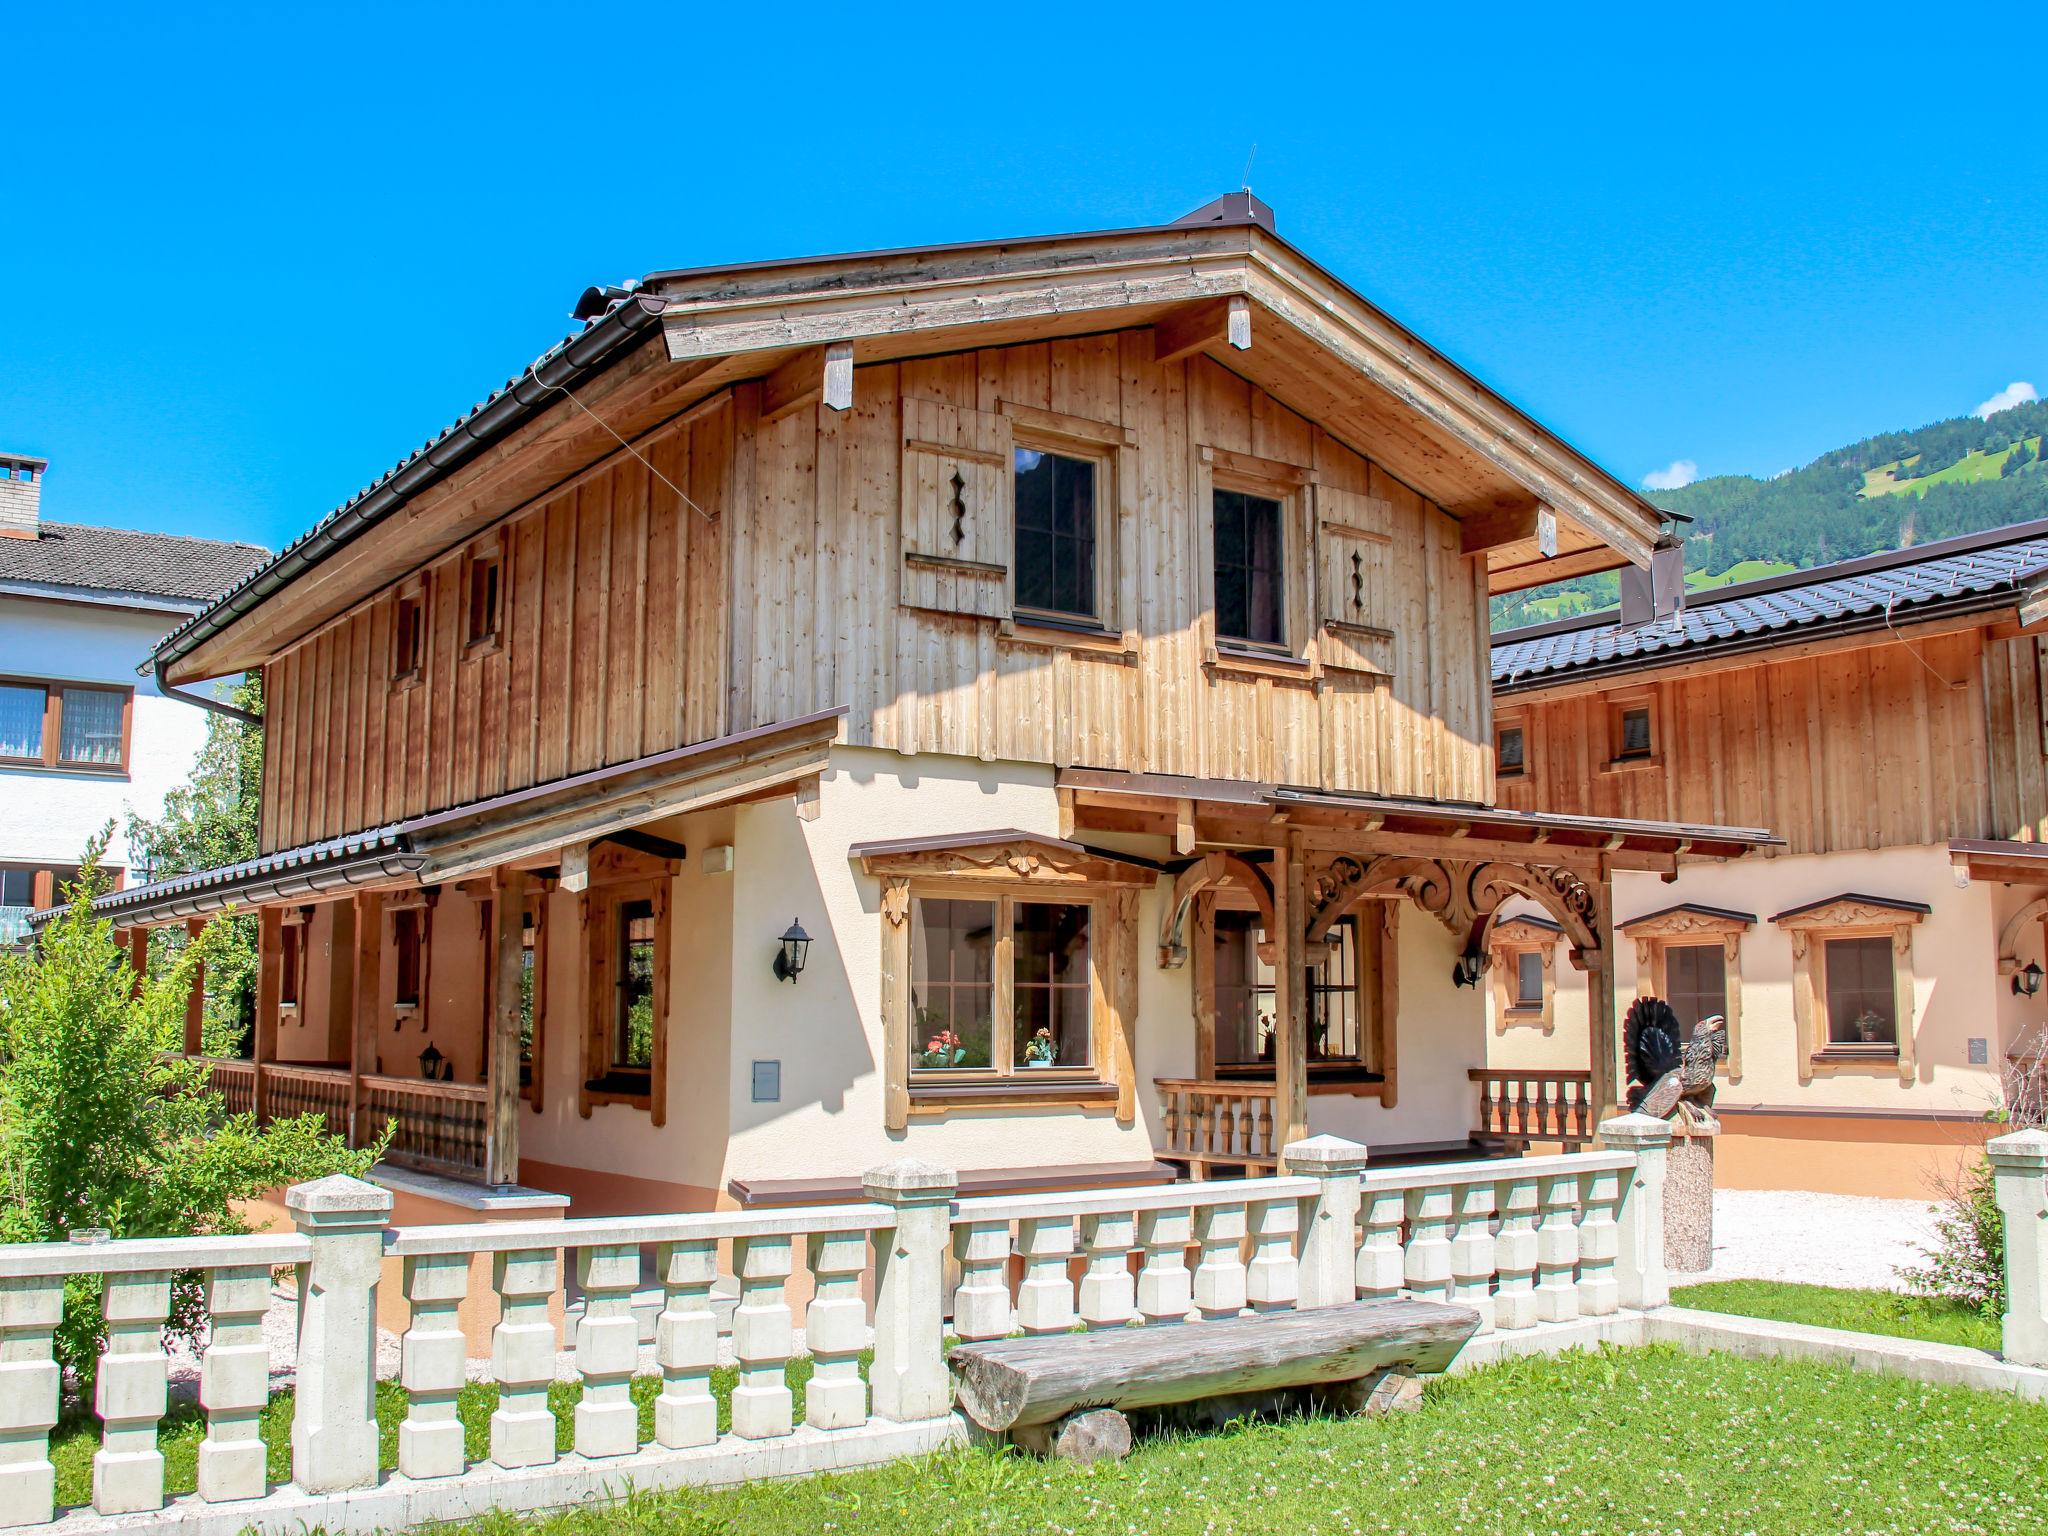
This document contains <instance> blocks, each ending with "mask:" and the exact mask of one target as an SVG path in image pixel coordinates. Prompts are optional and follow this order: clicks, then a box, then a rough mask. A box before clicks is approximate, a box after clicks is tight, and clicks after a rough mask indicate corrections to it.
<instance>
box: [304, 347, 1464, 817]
mask: <svg viewBox="0 0 2048 1536" xmlns="http://www.w3.org/2000/svg"><path fill="white" fill-rule="evenodd" d="M1153 346H1154V342H1153V338H1152V334H1151V332H1150V331H1149V330H1132V331H1125V332H1118V333H1111V334H1107V335H1103V336H1094V337H1084V338H1079V339H1074V340H1063V341H1056V342H1051V343H1045V344H1036V345H1021V346H1012V347H999V348H988V349H984V350H980V351H976V352H967V353H961V354H956V355H953V356H948V357H943V358H933V359H922V360H917V361H912V362H905V363H901V364H896V363H890V364H881V365H876V366H873V367H866V368H861V369H859V370H857V372H856V379H855V384H854V391H853V405H852V409H850V410H848V411H844V412H841V411H835V410H832V409H830V408H827V407H824V406H822V405H820V404H816V403H813V404H811V405H809V406H807V407H804V408H801V409H796V410H791V411H788V412H786V413H784V414H783V415H781V416H779V417H777V418H776V419H774V420H772V421H764V420H763V416H762V399H763V394H764V391H763V389H762V387H761V386H758V385H753V384H746V385H740V386H737V387H735V388H733V389H731V390H729V391H727V392H725V393H724V394H722V395H720V396H718V397H715V398H714V399H712V400H710V401H705V402H699V403H698V404H696V405H695V406H693V407H692V408H691V409H690V410H689V411H687V412H686V413H685V414H684V416H683V417H682V418H681V419H679V420H676V421H673V422H671V423H669V424H667V425H666V426H663V427H661V428H659V429H657V430H656V431H654V432H652V433H651V434H649V435H648V436H647V437H645V438H643V439H642V441H641V443H640V444H639V446H640V448H641V451H642V452H644V453H646V454H647V455H648V456H649V457H650V458H651V459H652V460H653V463H654V465H655V467H656V468H657V469H658V470H660V472H661V476H662V477H665V478H666V479H667V480H668V481H670V482H672V483H673V484H674V485H675V486H676V487H679V488H682V489H683V490H685V492H686V493H687V495H688V498H689V502H690V503H692V505H685V504H684V503H683V502H682V500H681V499H680V498H679V497H678V496H677V495H676V494H675V492H674V491H673V490H671V489H670V487H669V485H665V484H663V483H662V480H661V479H660V478H657V477H656V476H654V475H651V474H649V473H648V472H647V471H646V470H645V469H644V468H642V466H641V465H640V464H639V463H638V462H637V461H636V460H634V459H633V458H631V457H628V456H627V455H625V454H624V453H618V454H614V455H613V456H611V457H610V458H608V459H606V460H604V461H602V463H601V464H600V465H598V466H595V467H593V468H592V469H591V470H589V471H587V472H585V473H583V474H581V475H578V476H577V477H575V478H574V479H573V480H572V481H571V482H570V483H569V484H567V485H565V486H563V487H562V488H561V489H559V490H556V491H555V492H553V493H552V494H549V495H547V496H544V497H542V498H540V499H538V500H537V501H535V502H534V503H532V504H531V505H529V506H526V507H524V508H521V509H519V510H517V511H515V512H514V513H512V514H511V515H509V516H508V517H506V518H505V519H504V520H503V521H502V522H501V523H499V524H498V525H496V526H493V527H492V528H490V529H488V530H487V531H486V532H484V533H482V534H481V535H479V536H477V537H476V538H474V539H472V540H470V541H469V542H467V543H465V544H463V545H461V546H459V547H458V548H456V549H453V550H451V551H449V552H448V553H446V554H445V555H443V556H442V557H441V558H440V559H439V560H438V561H436V562H435V563H433V564H431V565H429V566H427V567H425V568H424V569H422V570H421V571H419V572H418V573H417V574H416V575H414V576H412V577H409V578H407V579H406V580H404V581H402V582H399V583H397V584H394V585H393V586H391V587H389V588H387V589H386V590H385V591H383V592H381V593H380V594H378V595H377V596H376V597H375V598H373V599H371V600H369V601H367V602H364V603H362V604H360V605H359V606H358V607H356V608H355V609H354V610H353V611H351V612H349V613H348V614H346V615H345V616H343V617H342V618H340V619H338V620H337V621H335V622H333V623H332V624H330V625H329V626H328V627H327V628H326V629H324V630H322V631H321V632H319V633H317V634H315V635H314V636H312V637H311V638H309V639H307V640H305V641H303V642H301V643H299V644H297V645H295V646H293V647H292V648H291V649H289V650H287V651H286V652H285V653H284V654H283V655H281V656H280V657H278V658H277V659H276V660H274V661H273V662H271V663H270V664H269V666H268V667H267V668H266V673H265V676H266V685H267V688H268V699H269V710H270V716H271V719H272V720H273V721H274V722H276V723H275V726H274V733H275V734H274V740H275V742H276V749H275V750H274V751H273V752H272V753H271V754H270V756H269V761H268V763H267V765H266V784H265V791H266V792H265V796H264V809H265V817H264V847H265V849H266V850H270V849H275V848H283V847H291V846H295V845H297V844H300V843H305V842H309V841H313V840H316V839H319V838H325V837H331V836H335V835H338V834H341V833H344V832H352V831H357V830H360V829H362V828H365V827H372V826H377V825H380V824H382V823H384V822H386V821H391V820H396V819H400V818H402V817H406V816H414V815H419V814H422V813H424V812H429V811H436V810H442V809H446V808H448V807H450V806H455V805H462V804H467V803H469V802H472V801H475V800H478V799H483V798H487V797H489V796H492V795H495V794H499V793H503V792H505V791H508V790H515V789H520V788H524V787H526V786H528V785H532V784H536V783H545V782H548V781H550V780H552V779H557V778H561V777H563V776H565V775H567V774H573V773H579V772H584V771H587V770H589V769H591V768H595V767H601V766H605V765H609V764H615V763H620V762H625V761H630V760H632V759H634V758H637V757H640V756H643V755H646V754H649V753H652V752H657V751H661V750H665V749H666V748H669V747H672V746H676V745H680V744H682V743H685V742H689V741H695V740H701V739H705V738H708V737H712V736H716V735H719V734H721V733H723V732H731V731H740V730H745V729H748V728H750V727H753V726H761V725H768V724H772V723H774V722H776V721H780V720H787V719H791V718H794V717H797V716H801V715H806V714H809V713H811V712H813V711H816V710H819V709H825V708H830V707H832V706H835V705H841V704H843V705H846V706H848V707H849V711H850V713H849V719H848V738H849V740H851V741H853V742H855V743H860V744H871V745H876V746H882V747H891V748H895V749H897V750H899V751H902V752H905V753H912V752H940V753H948V754H955V755H960V756H967V757H976V758H981V759H984V760H996V759H1001V760H1011V761H1027V762H1040V763H1052V764H1057V765H1060V766H1066V765H1069V764H1076V763H1079V764H1087V765H1091V766H1098V767H1110V768H1123V769H1130V770H1134V771H1156V772H1170V773H1183V774H1188V775H1192V776H1197V777H1226V778H1244V779H1263V780H1267V781H1277V782H1284V783H1300V784H1310V785H1316V786H1322V787H1330V788H1343V789H1373V790H1382V791H1385V792H1388V793H1396V794H1404V795H1416V796H1422V797H1426V798H1442V799H1456V800H1485V799H1487V798H1488V794H1489V785H1488V768H1489V755H1490V754H1489V742H1488V726H1487V721H1488V710H1489V695H1488V690H1487V688H1486V686H1485V682H1486V679H1485V670H1484V669H1485V666H1486V644H1485V635H1484V623H1485V596H1486V571H1485V564H1484V561H1483V560H1482V559H1480V558H1477V557H1475V556H1468V555H1465V554H1463V553H1462V552H1461V543H1460V525H1459V523H1458V521H1457V520H1456V519H1454V518H1451V517H1450V516H1448V515H1447V514H1445V513H1444V512H1443V511H1442V510H1441V509H1440V508H1439V507H1437V506H1436V505H1435V504H1433V503H1431V502H1429V501H1427V500H1425V499H1424V498H1423V497H1422V496H1421V495H1420V494H1418V493H1417V492H1416V491H1414V490H1413V489H1411V488H1410V487H1408V486H1406V485H1404V484H1402V483H1401V482H1400V481H1398V480H1396V479H1395V478H1394V477H1393V476H1392V475H1391V474H1389V473H1388V472H1387V471H1385V470H1384V469H1382V468H1381V467H1379V466H1378V465H1377V464H1375V463H1374V462H1373V461H1372V460H1371V459H1369V458H1366V457H1364V456H1362V455H1361V454H1359V453H1358V452H1355V451H1354V450H1353V449H1352V448H1350V447H1348V446H1346V445H1345V444H1343V443H1340V442H1338V441H1337V440H1336V439H1335V438H1334V437H1332V436H1331V435H1330V434H1329V433H1327V432H1325V431H1323V430H1322V429H1321V428H1319V427H1318V426H1316V425H1315V424H1314V423H1312V422H1310V421H1308V420H1307V419H1305V418H1304V417H1302V416H1300V415H1297V414H1296V413H1294V412H1293V411H1290V410H1288V409H1287V408H1286V407H1284V406H1282V405H1280V404H1279V403H1278V402H1277V401H1276V400H1275V399H1274V398H1273V397H1272V396H1271V395H1269V394H1267V393H1266V392H1264V391H1263V390H1260V389H1258V388H1256V387H1254V386H1252V385H1251V384H1249V383H1247V382H1246V381H1245V380H1244V379H1242V378H1240V377H1238V376H1237V375H1235V374H1233V373H1232V372H1230V371H1229V370H1227V369H1226V368H1224V367H1223V366H1222V365H1220V364H1218V363H1216V362H1214V361H1213V360H1211V359H1209V358H1207V357H1201V356H1198V357H1194V358H1188V359H1180V360H1175V361H1172V362H1168V363H1165V364H1160V363H1155V362H1154V361H1153ZM962 422H967V423H970V424H972V425H971V428H963V427H962V426H961V425H960V424H961V423H962ZM962 430H976V431H978V432H979V433H980V434H981V436H980V440H981V441H982V442H984V443H986V444H988V445H992V446H987V447H983V448H980V449H973V450H971V451H973V452H974V453H975V455H976V459H977V461H979V462H983V463H990V464H999V465H1000V479H1001V480H1003V481H1007V478H1008V459H1009V448H1010V446H1011V445H1012V444H1014V443H1015V442H1018V441H1026V442H1035V441H1051V442H1066V441H1103V442H1108V443H1111V444H1113V445H1114V453H1113V455H1112V456H1111V461H1110V468H1109V473H1108V474H1107V475H1106V477H1105V478H1106V480H1107V481H1108V482H1109V483H1108V485H1107V486H1106V487H1105V488H1104V492H1105V494H1104V496H1103V499H1104V501H1105V502H1106V503H1107V505H1106V506H1105V508H1104V511H1103V527H1104V531H1105V533H1106V534H1108V535H1109V537H1108V538H1107V539H1106V540H1105V542H1104V546H1103V547H1102V548H1101V550H1100V553H1099V559H1100V560H1101V561H1102V562H1103V563H1104V564H1105V566H1106V568H1107V573H1108V574H1107V576H1106V578H1105V581H1104V584H1103V585H1104V603H1105V612H1104V613H1103V614H1102V618H1103V621H1104V622H1103V623H1102V625H1101V629H1100V632H1099V633H1074V632H1071V631H1068V630H1065V629H1057V628H1052V627H1047V626H1042V625H1034V624H1032V623H1029V622H1026V621H1019V620H1017V619H1016V618H1014V617H1013V614H1012V609H1011V605H1010V602H1009V600H1008V596H1007V592H1006V567H1007V563H1008V559H1009V557H1008V553H1007V550H1006V547H1005V539H1004V535H1005V534H1006V533H1007V528H1006V527H1005V526H1004V525H1003V524H1002V522H1001V520H1000V506H1001V502H1002V490H1003V488H1002V487H998V486H996V485H995V484H994V481H995V479H996V478H997V477H995V476H990V477H989V480H990V484H989V487H988V490H987V493H986V495H985V497H983V498H982V505H981V506H980V507H978V508H977V517H976V519H975V520H977V521H981V522H985V523H988V524H992V525H994V532H993V533H991V532H990V530H989V528H987V527H984V528H983V529H982V530H981V537H982V539H983V542H985V543H986V544H987V545H988V548H986V549H985V550H982V551H980V555H981V557H982V558H979V559H977V560H975V561H973V562H971V563H972V564H974V565H977V566H979V567H982V568H983V569H980V570H976V571H974V572H972V573H970V574H966V575H960V574H956V573H951V572H947V573H942V574H940V575H939V576H938V577H937V579H935V578H934V572H933V571H932V570H931V568H930V567H931V566H932V565H934V564H936V563H937V562H938V561H939V560H942V559H944V560H950V561H951V563H952V564H953V565H956V566H966V565H968V564H970V562H969V561H967V560H965V559H960V558H954V557H948V556H940V555H937V554H935V553H925V552H923V551H921V550H920V548H919V544H920V538H921V532H920V528H919V525H918V518H919V516H920V515H921V514H920V510H919V509H920V506H921V505H922V504H923V503H924V502H928V501H929V500H930V493H931V484H930V481H931V476H932V466H931V464H930V462H928V461H930V460H933V459H936V458H937V457H939V455H938V454H937V453H936V452H934V451H931V450H930V449H928V447H927V445H930V444H931V443H932V439H933V438H934V436H942V435H944V434H946V433H948V432H958V431H962ZM940 446H947V445H940ZM963 457H964V453H963ZM949 462H950V461H949ZM1233 474H1234V475H1237V476H1241V477H1249V478H1250V479H1251V480H1253V481H1256V482H1258V483H1261V484H1271V485H1273V486H1274V487H1276V488H1277V489H1278V490H1279V491H1281V492H1285V493H1287V494H1289V495H1290V496H1291V497H1292V499H1291V501H1290V503H1289V505H1290V507H1291V508H1292V509H1293V514H1294V515H1293V520H1292V526H1291V528H1290V531H1289V532H1290V541H1289V546H1288V550H1289V559H1290V564H1291V565H1292V566H1293V567H1294V579H1293V582H1292V587H1291V590H1290V593H1289V597H1288V603H1289V610H1290V611H1289V615H1288V629H1289V640H1290V643H1289V645H1288V646H1287V647H1286V648H1285V651H1284V652H1283V653H1275V654H1262V653H1257V652H1254V651H1251V650H1249V649H1241V650H1235V651H1234V650H1232V649H1231V648H1230V647H1229V646H1227V645H1222V646H1219V645H1218V643H1217V640H1216V636H1215V634H1214V623H1213V607H1212V601H1211V599H1210V597H1209V594H1208V589H1207V578H1208V555H1207V549H1208V544H1209V537H1210V532H1209V525H1208V517H1207V510H1206V509H1207V506H1208V498H1207V495H1206V494H1205V493H1206V491H1207V489H1208V487H1209V486H1210V485H1211V484H1212V483H1214V482H1215V481H1216V479H1217V477H1218V476H1219V475H1221V476H1223V477H1225V478H1226V479H1227V478H1228V477H1230V476H1231V475H1233ZM920 476H922V477H923V482H924V483H923V484H922V485H921V484H920V479H919V477H920ZM922 538H923V542H925V543H927V544H929V543H930V542H931V539H930V537H929V535H922ZM1354 554H1356V555H1357V556H1358V558H1357V559H1356V560H1355V561H1354V560H1353V559H1352V558H1351V557H1352V556H1353V555H1354ZM492 559H496V560H499V561H501V562H502V567H501V575H500V584H499V591H500V593H501V594H502V595H501V597H500V599H499V601H500V603H501V604H502V608H503V611H502V613H500V614H499V615H498V618H497V628H496V630H495V632H494V633H493V635H492V637H491V638H490V639H488V640H485V641H479V642H472V641H470V640H469V639H468V638H467V636H468V633H469V631H470V629H471V620H470V614H469V609H470V607H471V605H472V604H474V603H475V602H476V601H478V598H477V595H476V587H475V584H474V583H473V582H472V581H471V579H470V572H471V567H472V566H473V565H474V563H475V562H477V561H479V560H486V561H487V560H492ZM963 586H964V587H965V588H967V589H970V590H968V591H966V592H964V593H963V592H962V590H961V589H962V587H963ZM415 602H416V603H418V604H419V605H420V612H421V616H422V617H421V635H422V646H423V653H424V654H423V655H422V657H421V658H420V660H419V666H418V669H417V672H416V673H415V674H414V675H411V676H408V677H404V678H395V677H394V672H395V670H396V667H395V663H394V657H393V654H392V651H393V647H394V645H402V644H403V643H404V642H402V641H399V640H397V639H396V638H395V636H396V633H397V630H398V627H399V625H400V624H401V622H402V620H401V615H400V607H401V605H402V604H409V603H415Z"/></svg>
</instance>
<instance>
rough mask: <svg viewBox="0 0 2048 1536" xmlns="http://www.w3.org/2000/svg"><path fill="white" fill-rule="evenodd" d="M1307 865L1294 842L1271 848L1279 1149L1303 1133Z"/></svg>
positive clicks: (1275, 1116) (1305, 1133)
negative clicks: (1285, 845)
mask: <svg viewBox="0 0 2048 1536" xmlns="http://www.w3.org/2000/svg"><path fill="white" fill-rule="evenodd" d="M1307 868H1308V860H1307V859H1306V858H1304V857H1303V856H1302V852H1301V848H1300V846H1299V843H1298V841H1291V843H1290V846H1288V847H1286V848H1276V849H1274V850H1273V863H1272V873H1273V923H1274V926H1275V928H1276V929H1277V930H1278V932H1276V933H1275V934H1274V936H1273V938H1274V950H1275V953H1274V957H1273V958H1274V964H1273V1030H1274V1039H1273V1081H1274V1087H1275V1095H1274V1102H1273V1134H1274V1136H1275V1137H1276V1138H1277V1139H1278V1144H1279V1146H1280V1147H1281V1148H1282V1149H1285V1148H1286V1147H1287V1145H1288V1144H1289V1143H1290V1142H1296V1141H1301V1140H1304V1139H1305V1138H1306V1137H1307V1136H1308V998H1307V996H1306V995H1305V987H1304V985H1303V984H1304V982H1305V981H1306V980H1307V971H1308V954H1307V937H1308V936H1307V934H1306V932H1305V931H1304V925H1305V923H1306V921H1307V918H1308V888H1307V882H1306V879H1305V876H1306V874H1307Z"/></svg>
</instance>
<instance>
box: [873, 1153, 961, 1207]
mask: <svg viewBox="0 0 2048 1536" xmlns="http://www.w3.org/2000/svg"><path fill="white" fill-rule="evenodd" d="M861 1184H862V1186H863V1187H864V1188H865V1189H866V1190H867V1192H868V1194H869V1195H871V1196H872V1197H873V1198H875V1199H877V1200H898V1199H901V1198H903V1197H904V1196H906V1195H911V1196H917V1195H922V1196H926V1197H938V1196H951V1195H952V1193H953V1191H954V1190H956V1189H958V1188H959V1187H960V1175H959V1174H957V1173H955V1172H954V1171H953V1170H952V1169H951V1168H943V1167H941V1166H940V1165H939V1164H937V1163H928V1162H926V1161H924V1159H922V1158H917V1157H900V1158H898V1159H897V1160H896V1161H895V1162H893V1163H884V1164H882V1166H881V1167H879V1168H870V1169H869V1170H868V1171H867V1172H866V1173H865V1174H863V1175H862V1176H861Z"/></svg>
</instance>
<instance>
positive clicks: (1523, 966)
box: [1515, 949, 1543, 1008]
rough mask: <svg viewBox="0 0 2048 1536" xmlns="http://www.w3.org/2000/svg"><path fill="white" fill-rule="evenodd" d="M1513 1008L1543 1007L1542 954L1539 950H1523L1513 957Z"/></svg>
mask: <svg viewBox="0 0 2048 1536" xmlns="http://www.w3.org/2000/svg"><path fill="white" fill-rule="evenodd" d="M1515 1006H1516V1007H1517V1008H1541V1007H1542V1006H1543V952H1542V951H1541V950H1539V949H1524V950H1520V951H1518V952H1517V953H1516V955H1515Z"/></svg>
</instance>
